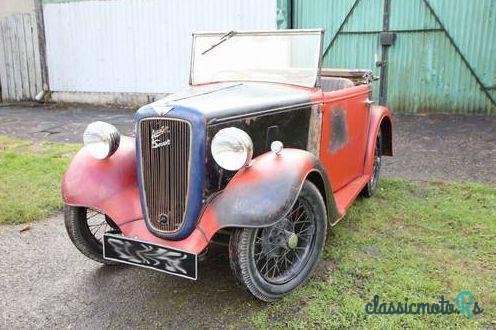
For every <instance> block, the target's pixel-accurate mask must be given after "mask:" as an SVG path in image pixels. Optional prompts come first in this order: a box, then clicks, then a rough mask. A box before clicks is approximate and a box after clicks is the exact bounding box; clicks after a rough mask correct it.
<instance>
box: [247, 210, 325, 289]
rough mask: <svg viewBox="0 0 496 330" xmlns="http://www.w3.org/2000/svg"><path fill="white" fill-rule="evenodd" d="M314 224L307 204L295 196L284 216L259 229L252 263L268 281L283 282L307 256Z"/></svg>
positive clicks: (313, 234) (289, 278) (294, 273)
mask: <svg viewBox="0 0 496 330" xmlns="http://www.w3.org/2000/svg"><path fill="white" fill-rule="evenodd" d="M315 228H316V227H315V219H314V216H313V215H312V213H311V211H310V210H309V206H308V205H306V204H305V202H304V201H301V200H298V201H296V203H295V205H294V207H293V209H292V210H291V211H290V212H289V214H288V216H287V217H285V218H284V219H282V220H281V221H279V222H278V223H277V224H275V225H274V226H272V227H267V228H260V229H258V232H257V235H256V237H255V240H254V242H253V244H254V247H253V248H254V251H255V264H256V267H257V270H258V271H259V272H260V274H261V275H262V277H263V278H264V279H265V280H266V281H267V282H269V283H274V284H281V283H286V282H288V281H290V280H291V279H293V278H294V277H295V276H296V275H297V274H298V270H300V269H301V268H302V266H303V265H302V264H303V263H305V262H306V261H307V260H308V255H309V253H310V250H311V245H312V243H313V237H314V236H315Z"/></svg>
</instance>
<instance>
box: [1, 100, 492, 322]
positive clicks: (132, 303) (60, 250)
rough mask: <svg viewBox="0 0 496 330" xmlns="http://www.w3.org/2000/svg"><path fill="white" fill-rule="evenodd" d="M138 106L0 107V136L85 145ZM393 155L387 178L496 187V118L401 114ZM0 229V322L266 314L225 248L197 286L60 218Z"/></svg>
mask: <svg viewBox="0 0 496 330" xmlns="http://www.w3.org/2000/svg"><path fill="white" fill-rule="evenodd" d="M133 113H134V111H133V110H126V109H102V108H94V107H84V108H81V107H72V106H69V107H63V108H62V107H59V106H45V107H39V106H37V107H28V106H24V107H0V134H3V135H10V136H14V137H20V138H26V139H33V140H38V139H47V140H53V141H62V142H76V143H79V142H80V141H81V133H82V131H83V130H84V127H85V126H86V125H87V124H88V123H89V122H91V121H93V120H106V121H109V122H111V123H113V124H115V125H116V126H117V127H118V128H119V129H120V130H121V132H123V133H125V134H130V133H132V130H133V126H132V115H133ZM394 148H395V157H393V158H386V160H385V162H384V165H383V173H384V174H385V175H387V176H396V177H404V178H411V179H418V180H468V181H480V182H489V183H492V184H494V183H496V171H495V170H494V165H495V164H496V117H475V116H470V117H463V116H445V115H429V116H413V115H398V116H395V131H394ZM19 228H20V227H19V226H8V225H4V226H0V237H1V240H0V253H1V255H2V258H3V261H2V263H1V264H0V277H1V281H0V310H1V314H0V317H1V318H0V326H3V327H4V328H5V327H7V326H10V327H15V328H19V327H57V328H60V327H71V328H97V327H98V328H100V327H109V326H114V327H135V326H138V327H145V326H146V327H150V326H152V327H172V328H185V327H186V328H193V327H194V328H197V327H225V326H234V325H236V326H238V327H240V326H241V325H240V321H243V317H246V316H250V313H254V312H255V311H257V310H260V309H263V304H261V303H258V302H256V301H254V300H253V299H251V298H250V297H248V296H246V295H245V294H243V293H242V292H241V291H240V290H239V289H238V288H237V287H236V286H235V283H234V280H233V278H232V276H231V274H230V269H229V265H228V256H227V252H226V249H225V248H223V247H217V248H214V249H213V251H211V252H210V253H209V255H208V256H207V261H205V262H202V263H200V265H199V269H200V274H199V280H198V281H196V282H192V281H189V280H185V279H181V278H177V277H172V276H166V275H163V274H161V273H158V272H153V271H149V270H145V269H139V268H135V267H125V266H123V267H121V266H119V267H102V266H100V265H99V264H97V263H95V262H92V261H91V260H88V259H86V258H85V257H83V256H82V255H81V254H80V253H79V252H78V251H77V250H76V249H75V248H74V247H73V246H72V244H71V243H70V241H69V239H68V238H67V235H66V233H65V230H64V227H63V219H62V216H61V215H57V216H55V217H53V218H50V219H45V220H42V221H38V222H35V223H33V224H32V229H31V230H29V231H27V232H24V233H20V232H19Z"/></svg>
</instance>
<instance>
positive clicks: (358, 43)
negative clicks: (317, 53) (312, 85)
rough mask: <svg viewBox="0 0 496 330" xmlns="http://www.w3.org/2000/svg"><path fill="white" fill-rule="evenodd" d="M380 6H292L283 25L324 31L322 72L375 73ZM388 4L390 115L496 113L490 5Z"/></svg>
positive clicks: (412, 0)
mask: <svg viewBox="0 0 496 330" xmlns="http://www.w3.org/2000/svg"><path fill="white" fill-rule="evenodd" d="M288 1H289V0H286V1H285V3H286V5H287V3H288ZM384 1H386V0H293V1H292V3H291V6H290V8H291V10H290V11H291V12H292V14H291V18H292V22H291V24H288V26H292V27H293V28H324V29H325V30H326V38H325V43H324V49H325V48H326V47H327V46H329V44H331V46H330V47H329V50H328V51H327V53H326V54H325V57H324V66H325V67H349V68H368V69H372V70H373V72H374V74H376V75H378V74H379V72H380V70H379V68H377V67H376V65H375V62H376V59H380V58H381V57H382V46H381V44H380V34H381V31H382V30H383V19H384ZM290 2H291V1H290ZM390 6H391V7H390V23H389V31H392V32H394V33H396V40H395V42H394V44H393V45H391V46H390V47H388V54H387V63H386V65H387V75H385V82H386V87H387V102H386V103H387V105H388V106H389V107H390V108H391V110H393V111H394V112H448V113H491V114H495V113H496V90H495V89H494V87H495V86H496V61H495V60H494V54H495V53H496V1H495V0H477V1H473V0H472V1H471V0H390ZM375 84H376V85H377V83H375ZM375 87H376V88H374V89H375V93H374V96H375V97H376V98H377V92H378V88H377V87H378V86H375Z"/></svg>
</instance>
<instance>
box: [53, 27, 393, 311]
mask: <svg viewBox="0 0 496 330" xmlns="http://www.w3.org/2000/svg"><path fill="white" fill-rule="evenodd" d="M322 39H323V31H321V30H289V31H272V32H234V31H231V32H229V33H226V34H222V33H199V34H194V35H193V50H192V58H191V72H190V86H188V87H187V88H186V89H185V90H183V91H181V92H179V93H175V94H172V95H170V96H168V97H166V98H164V99H161V100H159V101H156V102H154V103H152V104H149V105H146V106H144V107H142V108H140V109H139V110H138V111H137V112H136V115H135V123H136V130H135V132H136V134H135V137H127V136H120V134H119V132H118V131H117V129H116V128H115V127H113V126H112V125H111V124H107V123H103V122H94V123H92V124H90V125H89V126H88V127H87V129H86V131H85V132H84V135H83V138H84V144H85V146H84V147H83V148H82V149H81V150H80V151H79V153H78V154H77V155H76V156H75V157H74V159H73V161H72V163H71V164H70V166H69V168H68V170H67V172H66V173H65V176H64V179H63V182H62V195H63V199H64V202H65V204H66V208H65V223H66V228H67V231H68V233H69V236H70V238H71V240H72V241H73V243H74V244H75V246H76V247H77V248H78V249H79V250H80V251H81V252H82V253H83V254H85V255H86V256H88V257H89V258H91V259H94V260H96V261H99V262H101V263H104V264H115V263H127V264H132V265H137V266H142V267H146V268H152V269H155V270H159V271H163V272H166V273H169V274H173V275H178V276H182V277H186V278H190V279H196V278H197V274H198V269H197V268H198V263H197V260H198V257H199V256H201V255H202V254H204V253H205V251H206V250H207V248H208V246H209V244H210V243H212V240H216V239H218V238H219V237H228V238H229V255H230V264H231V268H232V270H233V273H234V276H235V277H236V279H237V280H238V281H239V282H240V283H241V285H242V286H243V287H244V288H245V289H246V290H248V291H249V292H250V293H252V294H253V295H254V296H255V297H257V298H258V299H261V300H264V301H272V300H275V299H278V298H281V297H282V296H284V295H286V294H288V293H289V292H290V291H292V290H293V289H295V288H296V287H298V286H299V285H301V284H302V283H303V282H305V280H306V279H308V277H309V276H310V274H311V273H312V271H313V269H314V268H315V266H316V264H317V262H318V260H319V257H320V254H321V252H322V249H323V248H324V245H325V241H326V233H327V230H328V228H329V227H330V226H333V225H335V224H336V223H337V222H338V221H339V220H340V219H342V218H343V216H344V214H345V212H346V210H347V208H348V207H349V206H350V205H351V203H352V202H353V200H354V199H355V198H356V197H357V196H358V195H359V194H362V195H364V196H366V197H369V196H371V195H372V194H373V193H374V191H375V190H376V188H377V183H378V178H379V171H380V168H381V157H382V156H383V155H392V142H391V114H390V113H389V111H388V110H387V109H386V108H385V107H382V106H375V105H373V104H372V103H373V102H371V101H370V98H371V95H372V91H371V80H372V74H371V72H370V71H366V70H337V69H323V68H321V65H322ZM350 56H352V53H350Z"/></svg>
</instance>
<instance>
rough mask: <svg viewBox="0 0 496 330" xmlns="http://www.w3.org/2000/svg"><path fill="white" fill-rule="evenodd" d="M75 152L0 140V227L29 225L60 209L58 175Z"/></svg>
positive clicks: (59, 146) (68, 147)
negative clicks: (0, 225) (3, 225)
mask: <svg viewBox="0 0 496 330" xmlns="http://www.w3.org/2000/svg"><path fill="white" fill-rule="evenodd" d="M79 148H80V146H78V145H75V144H61V143H54V142H32V141H25V140H17V139H11V138H8V137H5V136H0V169H1V171H0V224H20V223H24V222H29V221H32V220H36V219H40V218H43V217H46V216H48V215H50V214H52V213H53V212H54V211H56V210H58V209H60V208H61V207H62V200H61V197H60V181H61V179H62V174H63V173H64V170H65V169H66V167H67V165H68V163H69V160H70V158H71V156H72V155H73V154H74V153H75V152H76V151H77V150H78V149H79Z"/></svg>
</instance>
